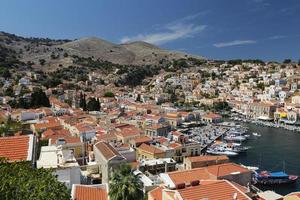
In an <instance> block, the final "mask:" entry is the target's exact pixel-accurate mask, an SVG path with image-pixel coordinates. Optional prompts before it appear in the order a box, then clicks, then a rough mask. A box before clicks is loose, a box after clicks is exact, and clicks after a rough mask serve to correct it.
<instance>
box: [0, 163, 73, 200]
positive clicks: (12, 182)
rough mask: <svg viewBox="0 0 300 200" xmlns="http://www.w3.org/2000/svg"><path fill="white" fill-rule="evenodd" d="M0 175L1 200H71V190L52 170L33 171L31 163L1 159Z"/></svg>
mask: <svg viewBox="0 0 300 200" xmlns="http://www.w3.org/2000/svg"><path fill="white" fill-rule="evenodd" d="M0 174H1V176H0V183H1V187H0V199H45V200H52V199H56V200H69V199H70V192H69V190H68V189H67V187H66V186H65V185H64V184H63V183H60V182H58V181H57V179H56V177H55V176H53V174H52V170H49V169H43V168H41V169H33V168H32V167H31V163H30V162H14V163H8V162H6V161H5V160H4V159H1V160H0Z"/></svg>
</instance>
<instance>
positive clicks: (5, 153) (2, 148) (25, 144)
mask: <svg viewBox="0 0 300 200" xmlns="http://www.w3.org/2000/svg"><path fill="white" fill-rule="evenodd" d="M30 140H31V141H30ZM30 142H33V136H32V135H31V136H29V135H22V136H12V137H0V157H4V158H7V159H8V160H9V161H21V160H30V159H28V157H31V155H30V154H31V150H32V149H30V148H33V145H31V147H30Z"/></svg>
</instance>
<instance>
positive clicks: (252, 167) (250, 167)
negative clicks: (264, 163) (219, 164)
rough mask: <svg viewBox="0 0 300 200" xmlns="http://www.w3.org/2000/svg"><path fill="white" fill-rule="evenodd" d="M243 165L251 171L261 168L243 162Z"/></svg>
mask: <svg viewBox="0 0 300 200" xmlns="http://www.w3.org/2000/svg"><path fill="white" fill-rule="evenodd" d="M240 165H241V166H242V167H245V168H247V169H248V170H250V171H253V172H254V171H257V170H259V168H258V167H255V166H246V165H243V164H240Z"/></svg>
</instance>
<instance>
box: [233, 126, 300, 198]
mask: <svg viewBox="0 0 300 200" xmlns="http://www.w3.org/2000/svg"><path fill="white" fill-rule="evenodd" d="M246 126H248V127H249V132H250V133H252V132H257V133H259V134H261V137H254V136H252V135H251V137H250V139H249V140H248V141H246V142H244V144H245V146H250V147H251V149H249V150H248V152H247V153H245V154H240V155H239V156H237V157H235V158H232V159H231V160H232V161H233V162H236V163H241V164H244V165H250V166H258V167H259V168H260V170H268V171H282V170H285V172H286V173H288V174H293V175H299V176H300V133H297V132H292V131H287V130H283V129H279V128H270V127H263V126H257V125H254V124H246ZM261 189H262V190H274V191H275V192H277V193H279V194H282V195H285V194H288V193H290V192H294V191H300V180H298V181H297V183H296V184H292V185H284V186H268V187H264V188H261Z"/></svg>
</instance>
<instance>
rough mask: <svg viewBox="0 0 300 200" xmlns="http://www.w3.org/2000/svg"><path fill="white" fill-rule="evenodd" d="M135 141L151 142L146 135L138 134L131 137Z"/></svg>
mask: <svg viewBox="0 0 300 200" xmlns="http://www.w3.org/2000/svg"><path fill="white" fill-rule="evenodd" d="M133 141H134V142H135V143H146V142H151V141H152V138H150V137H148V136H139V137H136V138H134V139H133Z"/></svg>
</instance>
